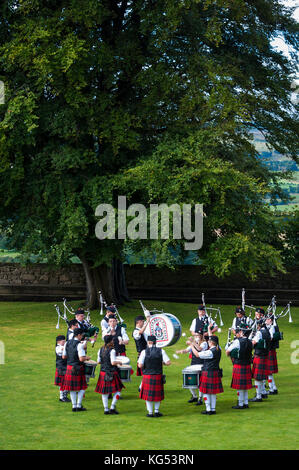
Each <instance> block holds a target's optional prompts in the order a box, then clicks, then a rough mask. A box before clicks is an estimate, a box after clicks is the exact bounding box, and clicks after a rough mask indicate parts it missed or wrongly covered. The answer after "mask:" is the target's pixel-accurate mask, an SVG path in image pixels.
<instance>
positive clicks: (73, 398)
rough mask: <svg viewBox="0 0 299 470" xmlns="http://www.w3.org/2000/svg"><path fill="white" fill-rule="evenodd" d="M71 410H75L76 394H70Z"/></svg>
mask: <svg viewBox="0 0 299 470" xmlns="http://www.w3.org/2000/svg"><path fill="white" fill-rule="evenodd" d="M70 397H71V401H72V405H73V408H77V392H70Z"/></svg>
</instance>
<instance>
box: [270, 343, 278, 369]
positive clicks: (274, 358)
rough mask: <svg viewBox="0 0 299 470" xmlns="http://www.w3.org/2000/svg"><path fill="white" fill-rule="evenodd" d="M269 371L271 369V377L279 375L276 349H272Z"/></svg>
mask: <svg viewBox="0 0 299 470" xmlns="http://www.w3.org/2000/svg"><path fill="white" fill-rule="evenodd" d="M268 369H269V375H272V374H277V373H278V365H277V356H276V350H275V349H272V350H271V351H269V355H268Z"/></svg>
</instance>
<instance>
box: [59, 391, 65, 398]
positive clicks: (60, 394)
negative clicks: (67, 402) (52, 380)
mask: <svg viewBox="0 0 299 470" xmlns="http://www.w3.org/2000/svg"><path fill="white" fill-rule="evenodd" d="M64 397H65V392H64V391H63V390H60V392H59V398H64Z"/></svg>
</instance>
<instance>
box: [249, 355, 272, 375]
mask: <svg viewBox="0 0 299 470" xmlns="http://www.w3.org/2000/svg"><path fill="white" fill-rule="evenodd" d="M268 375H270V374H269V366H268V356H254V358H253V364H252V377H253V378H254V379H255V380H257V381H260V380H266V379H267V378H268Z"/></svg>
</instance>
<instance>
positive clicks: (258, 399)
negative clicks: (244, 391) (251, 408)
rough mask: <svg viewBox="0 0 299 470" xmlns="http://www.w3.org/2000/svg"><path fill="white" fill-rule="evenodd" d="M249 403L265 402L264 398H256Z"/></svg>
mask: <svg viewBox="0 0 299 470" xmlns="http://www.w3.org/2000/svg"><path fill="white" fill-rule="evenodd" d="M248 401H252V402H256V403H260V402H261V401H263V399H262V398H257V397H254V398H250V400H248Z"/></svg>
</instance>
